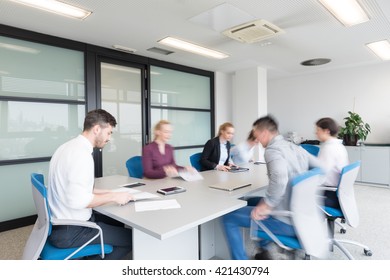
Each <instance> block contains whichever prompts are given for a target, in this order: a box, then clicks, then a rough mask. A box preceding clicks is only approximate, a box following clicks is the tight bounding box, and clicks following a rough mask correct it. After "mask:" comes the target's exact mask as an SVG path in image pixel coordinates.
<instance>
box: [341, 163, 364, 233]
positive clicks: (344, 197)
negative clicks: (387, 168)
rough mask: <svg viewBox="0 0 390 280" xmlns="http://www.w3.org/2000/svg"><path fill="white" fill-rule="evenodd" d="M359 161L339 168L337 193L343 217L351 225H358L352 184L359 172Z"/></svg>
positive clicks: (357, 213) (357, 212)
mask: <svg viewBox="0 0 390 280" xmlns="http://www.w3.org/2000/svg"><path fill="white" fill-rule="evenodd" d="M359 168H360V161H356V162H354V163H351V164H349V165H347V166H345V167H344V168H343V169H342V170H341V174H340V181H339V185H338V188H337V195H338V198H339V203H340V207H341V211H342V212H343V215H344V218H345V220H346V221H347V223H348V224H349V225H350V226H351V227H357V226H358V225H359V211H358V208H357V204H356V199H355V190H354V184H355V180H356V177H357V175H358V173H359Z"/></svg>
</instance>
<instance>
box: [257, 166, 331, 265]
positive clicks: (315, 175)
mask: <svg viewBox="0 0 390 280" xmlns="http://www.w3.org/2000/svg"><path fill="white" fill-rule="evenodd" d="M321 175H322V171H321V170H320V169H319V168H314V169H312V170H309V171H307V172H305V173H303V174H301V175H299V176H297V177H296V178H294V179H293V180H292V182H291V200H290V211H272V212H271V215H272V216H274V217H276V216H285V217H290V218H291V219H292V222H293V226H294V229H295V232H296V236H294V237H291V236H283V235H275V234H273V233H272V232H271V231H270V230H269V229H268V228H267V227H266V226H265V225H264V224H263V223H262V222H261V221H255V220H252V221H251V228H250V236H251V239H253V240H260V239H265V240H269V241H273V242H275V243H276V244H277V245H278V246H279V247H281V248H283V249H285V250H287V251H290V252H291V251H295V250H303V251H304V252H305V259H310V257H311V256H313V257H316V258H319V259H325V258H327V256H328V254H329V238H328V236H327V231H326V225H325V223H324V218H323V213H322V211H321V209H320V208H319V207H318V200H319V191H320V189H319V185H320V176H321Z"/></svg>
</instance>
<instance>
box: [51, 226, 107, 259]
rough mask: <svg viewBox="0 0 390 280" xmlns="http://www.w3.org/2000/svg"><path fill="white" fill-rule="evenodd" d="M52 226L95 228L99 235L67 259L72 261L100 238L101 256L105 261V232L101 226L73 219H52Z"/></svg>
mask: <svg viewBox="0 0 390 280" xmlns="http://www.w3.org/2000/svg"><path fill="white" fill-rule="evenodd" d="M51 224H52V225H55V226H60V225H66V226H82V227H89V228H95V229H97V230H98V233H97V234H96V235H95V236H93V237H92V238H91V239H89V240H88V241H87V242H85V243H84V244H83V245H82V246H80V247H79V248H78V249H77V250H75V251H74V252H73V253H72V254H70V255H69V256H67V257H66V258H65V259H66V260H67V259H70V258H71V257H72V256H74V255H75V254H76V253H77V252H79V251H81V250H82V249H83V248H84V247H86V246H87V245H89V244H90V243H91V242H92V241H93V240H95V239H96V238H98V237H99V236H100V246H101V252H102V253H101V256H102V258H103V259H104V256H105V254H104V239H103V231H102V229H101V227H100V226H98V225H97V224H96V223H94V222H90V221H79V220H71V219H51Z"/></svg>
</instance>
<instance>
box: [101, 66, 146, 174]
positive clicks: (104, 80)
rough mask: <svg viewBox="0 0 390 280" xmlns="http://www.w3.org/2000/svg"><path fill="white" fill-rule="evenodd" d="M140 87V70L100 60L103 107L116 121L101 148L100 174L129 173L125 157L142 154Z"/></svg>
mask: <svg viewBox="0 0 390 280" xmlns="http://www.w3.org/2000/svg"><path fill="white" fill-rule="evenodd" d="M141 90H142V87H141V69H137V68H133V67H126V66H120V65H115V64H109V63H101V92H102V108H103V109H105V110H107V111H108V112H110V113H111V114H112V115H113V116H114V117H115V118H116V120H117V123H118V124H117V127H116V128H115V129H114V133H113V135H112V137H111V141H110V142H109V143H108V144H107V145H106V147H105V148H104V149H103V176H107V175H114V174H120V175H128V172H127V169H126V161H127V159H129V158H130V157H132V156H135V155H141V148H142V107H141V106H142V105H141V101H142V96H141Z"/></svg>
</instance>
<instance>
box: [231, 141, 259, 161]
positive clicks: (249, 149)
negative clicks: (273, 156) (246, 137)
mask: <svg viewBox="0 0 390 280" xmlns="http://www.w3.org/2000/svg"><path fill="white" fill-rule="evenodd" d="M254 150H255V146H251V145H249V143H248V141H245V142H241V143H240V144H238V145H237V146H235V147H233V148H232V149H231V151H230V155H231V156H232V158H233V161H234V163H235V164H238V165H241V164H245V163H248V162H249V161H250V160H252V159H253V152H254Z"/></svg>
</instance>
